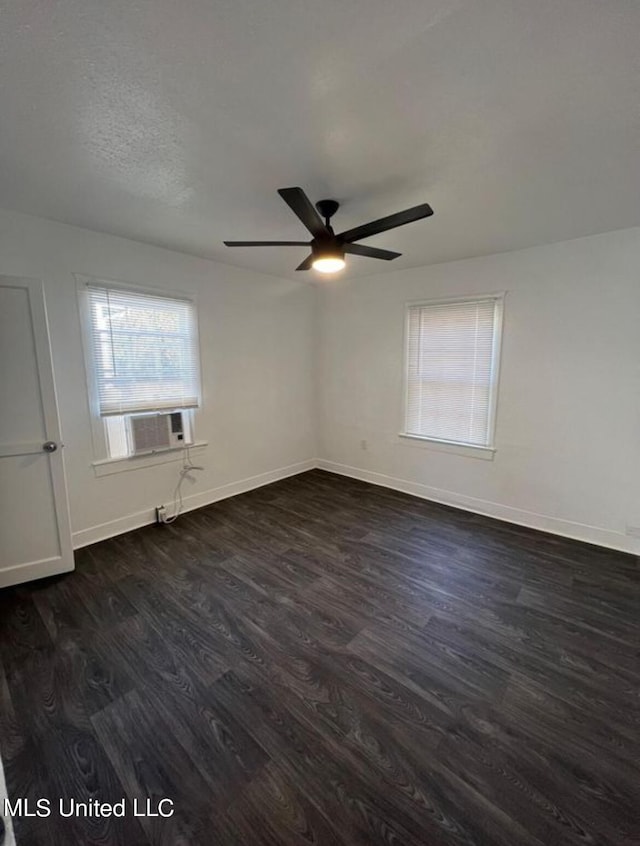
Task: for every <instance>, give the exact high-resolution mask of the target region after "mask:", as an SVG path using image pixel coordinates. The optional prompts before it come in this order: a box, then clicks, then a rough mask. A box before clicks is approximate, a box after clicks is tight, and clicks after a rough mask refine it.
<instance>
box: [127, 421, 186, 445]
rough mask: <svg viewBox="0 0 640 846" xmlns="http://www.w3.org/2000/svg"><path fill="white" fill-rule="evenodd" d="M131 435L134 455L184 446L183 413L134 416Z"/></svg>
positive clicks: (130, 424)
mask: <svg viewBox="0 0 640 846" xmlns="http://www.w3.org/2000/svg"><path fill="white" fill-rule="evenodd" d="M129 434H130V437H131V452H132V455H140V454H142V453H145V452H147V453H148V452H157V451H158V450H163V449H175V448H176V447H181V446H184V425H183V420H182V412H181V411H170V412H167V413H163V414H132V415H131V416H130V417H129Z"/></svg>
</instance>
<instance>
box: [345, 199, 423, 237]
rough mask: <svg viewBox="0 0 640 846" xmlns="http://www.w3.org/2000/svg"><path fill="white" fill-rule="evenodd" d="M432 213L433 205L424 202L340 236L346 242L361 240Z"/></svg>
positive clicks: (349, 230) (357, 227) (348, 230)
mask: <svg viewBox="0 0 640 846" xmlns="http://www.w3.org/2000/svg"><path fill="white" fill-rule="evenodd" d="M432 214H433V209H432V208H431V206H430V205H429V204H428V203H423V204H422V205H420V206H414V207H413V208H411V209H405V210H404V211H401V212H396V214H390V215H389V216H388V217H381V218H380V220H372V221H371V223H364V224H363V225H362V226H356V227H355V228H354V229H347V231H346V232H341V233H340V235H338V238H340V239H341V240H342V241H345V242H352V241H359V240H360V239H361V238H369V237H370V236H371V235H377V234H378V232H386V231H387V230H388V229H395V227H396V226H404V225H405V223H412V222H413V221H414V220H420V219H421V218H423V217H431V215H432Z"/></svg>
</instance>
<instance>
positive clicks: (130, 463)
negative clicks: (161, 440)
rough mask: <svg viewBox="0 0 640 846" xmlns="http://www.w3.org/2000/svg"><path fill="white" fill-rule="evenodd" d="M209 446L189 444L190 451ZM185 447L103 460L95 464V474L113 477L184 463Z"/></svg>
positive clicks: (200, 443) (205, 442) (202, 443)
mask: <svg viewBox="0 0 640 846" xmlns="http://www.w3.org/2000/svg"><path fill="white" fill-rule="evenodd" d="M207 445H208V442H207V441H196V442H195V443H193V444H189V445H188V448H189V449H190V450H200V449H202V448H203V447H206V446H207ZM184 449H185V448H184V447H174V448H172V449H163V450H158V452H152V453H149V454H147V455H128V456H126V457H125V458H103V459H101V460H100V461H94V462H93V472H94V473H95V474H96V476H111V475H112V474H113V473H126V472H127V471H129V470H141V469H143V468H144V467H154V466H155V465H156V464H169V463H170V462H172V461H173V462H175V461H182V459H183V455H184Z"/></svg>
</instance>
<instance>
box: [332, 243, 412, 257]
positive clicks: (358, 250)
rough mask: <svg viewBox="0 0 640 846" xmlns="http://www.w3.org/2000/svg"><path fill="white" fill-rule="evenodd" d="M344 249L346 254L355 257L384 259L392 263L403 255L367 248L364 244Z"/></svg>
mask: <svg viewBox="0 0 640 846" xmlns="http://www.w3.org/2000/svg"><path fill="white" fill-rule="evenodd" d="M343 249H344V251H345V253H351V255H353V256H367V257H368V258H377V259H384V261H391V259H394V258H398V256H401V255H402V253H394V252H392V251H391V250H379V249H378V248H377V247H365V245H364V244H344V245H343Z"/></svg>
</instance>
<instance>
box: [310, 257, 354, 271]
mask: <svg viewBox="0 0 640 846" xmlns="http://www.w3.org/2000/svg"><path fill="white" fill-rule="evenodd" d="M311 266H312V267H313V269H314V270H317V271H319V272H320V273H337V272H338V271H339V270H344V268H345V266H346V262H345V260H344V259H343V258H342V257H341V256H318V258H315V259H314V260H313V264H312V265H311Z"/></svg>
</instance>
